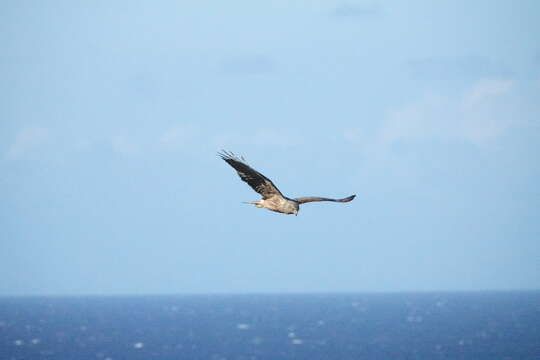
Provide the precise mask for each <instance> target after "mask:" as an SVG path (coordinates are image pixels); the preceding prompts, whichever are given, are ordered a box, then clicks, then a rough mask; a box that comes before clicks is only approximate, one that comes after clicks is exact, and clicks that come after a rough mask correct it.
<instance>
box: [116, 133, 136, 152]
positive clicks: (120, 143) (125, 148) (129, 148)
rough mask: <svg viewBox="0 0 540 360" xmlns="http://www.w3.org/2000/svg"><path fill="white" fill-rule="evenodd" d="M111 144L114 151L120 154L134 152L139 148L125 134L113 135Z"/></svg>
mask: <svg viewBox="0 0 540 360" xmlns="http://www.w3.org/2000/svg"><path fill="white" fill-rule="evenodd" d="M111 146H112V148H113V150H114V151H115V152H117V153H120V154H122V155H129V154H134V153H136V152H137V151H138V150H139V148H138V146H137V145H136V144H135V143H134V142H133V141H132V140H130V139H129V138H128V137H126V136H125V135H116V136H113V137H112V139H111Z"/></svg>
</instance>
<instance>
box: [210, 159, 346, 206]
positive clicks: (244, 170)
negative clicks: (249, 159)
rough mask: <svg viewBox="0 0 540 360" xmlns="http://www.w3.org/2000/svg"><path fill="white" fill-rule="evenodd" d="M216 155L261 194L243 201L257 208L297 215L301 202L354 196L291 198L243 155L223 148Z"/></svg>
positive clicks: (335, 200) (337, 200)
mask: <svg viewBox="0 0 540 360" xmlns="http://www.w3.org/2000/svg"><path fill="white" fill-rule="evenodd" d="M218 155H219V156H220V157H221V158H222V159H223V160H225V161H226V162H227V164H229V165H231V166H232V167H233V168H234V169H235V170H236V172H237V173H238V176H240V179H242V180H243V181H245V182H246V183H247V184H248V185H249V186H251V187H252V188H253V190H255V191H256V192H258V193H259V194H261V195H262V199H261V200H257V201H244V204H253V205H255V206H257V207H258V208H265V209H268V210H272V211H275V212H279V213H283V214H294V215H298V210H299V209H300V204H303V203H307V202H312V201H334V202H340V203H345V202H349V201H351V200H352V199H354V198H355V196H356V195H351V196H347V197H346V198H343V199H330V198H324V197H318V196H306V197H299V198H293V199H291V198H288V197H286V196H284V195H283V194H282V193H281V191H279V189H278V188H277V187H276V185H274V183H273V182H272V181H271V180H270V179H268V178H267V177H266V176H264V175H263V174H261V173H260V172H258V171H257V170H255V169H253V168H252V167H251V166H249V165H248V164H247V163H246V160H245V159H244V158H243V157H237V156H236V155H235V154H233V153H232V152H229V151H225V150H222V151H221V152H220V153H218Z"/></svg>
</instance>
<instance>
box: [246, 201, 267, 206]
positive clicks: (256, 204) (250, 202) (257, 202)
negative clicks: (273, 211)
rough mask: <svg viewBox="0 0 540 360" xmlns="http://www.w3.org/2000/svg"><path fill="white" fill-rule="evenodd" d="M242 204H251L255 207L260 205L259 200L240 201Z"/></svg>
mask: <svg viewBox="0 0 540 360" xmlns="http://www.w3.org/2000/svg"><path fill="white" fill-rule="evenodd" d="M242 204H251V205H255V206H256V207H262V205H261V202H260V201H242Z"/></svg>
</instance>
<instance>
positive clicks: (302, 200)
mask: <svg viewBox="0 0 540 360" xmlns="http://www.w3.org/2000/svg"><path fill="white" fill-rule="evenodd" d="M355 197H356V195H351V196H347V197H346V198H343V199H329V198H323V197H318V196H306V197H299V198H294V200H296V201H298V202H299V203H300V204H303V203H307V202H312V201H334V202H342V203H343V202H349V201H351V200H352V199H354V198H355Z"/></svg>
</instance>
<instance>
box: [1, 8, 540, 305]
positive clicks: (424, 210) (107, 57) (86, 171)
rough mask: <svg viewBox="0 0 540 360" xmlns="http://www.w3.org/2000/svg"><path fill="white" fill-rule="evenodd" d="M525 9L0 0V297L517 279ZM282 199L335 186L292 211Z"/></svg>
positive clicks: (539, 83)
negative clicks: (236, 161) (262, 186)
mask: <svg viewBox="0 0 540 360" xmlns="http://www.w3.org/2000/svg"><path fill="white" fill-rule="evenodd" d="M539 38H540V3H539V2H538V1H535V0H530V1H527V0H521V1H491V0H490V1H488V0H478V1H474V2H470V1H462V0H452V1H437V2H433V1H429V0H426V1H421V0H415V1H398V0H396V1H384V0H381V1H377V0H373V1H355V0H349V1H342V0H324V1H322V0H321V1H317V0H310V1H308V0H274V1H265V2H260V1H256V2H254V1H238V0H232V1H227V2H218V1H114V2H110V1H79V2H73V1H62V0H54V1H45V2H43V1H32V0H25V1H15V0H13V1H12V0H8V1H3V2H2V3H1V4H0V43H1V44H2V51H1V54H0V78H1V79H2V81H1V82H0V198H1V199H2V201H1V202H0V228H1V229H2V230H1V231H0V273H1V274H2V276H1V278H2V280H1V281H0V296H19V295H119V294H132V295H141V294H199V293H204V294H208V293H211V294H214V293H235V294H236V293H238V294H244V293H306V292H403V291H482V290H521V289H540V191H539V189H538V184H540V161H538V158H539V155H540V42H539ZM221 149H226V150H230V151H233V152H235V153H237V154H239V155H243V156H244V157H245V158H246V159H247V161H248V163H249V164H250V165H251V166H253V167H254V168H255V169H257V170H258V171H260V172H262V173H263V174H265V175H266V176H267V177H269V178H271V179H272V180H273V182H274V183H275V184H276V185H277V186H278V187H279V189H280V190H281V191H282V192H283V193H284V194H285V195H287V196H290V197H298V196H308V195H317V196H326V197H344V196H348V195H350V194H356V195H357V197H356V199H355V200H354V201H353V202H350V203H347V204H336V203H310V204H305V205H303V206H302V207H301V209H300V212H299V214H298V216H296V217H295V216H289V215H282V214H278V213H273V212H270V211H267V210H265V209H257V208H255V207H253V206H249V205H245V204H242V203H241V201H251V200H257V199H258V198H259V196H258V194H256V193H255V192H253V191H252V189H250V188H249V187H248V186H247V185H246V184H245V183H243V182H242V181H241V180H240V179H239V178H238V176H237V175H236V173H235V171H234V170H233V169H232V168H231V167H229V166H228V165H227V164H226V163H225V162H223V161H222V160H221V159H219V158H218V157H217V155H216V153H217V152H218V151H219V150H221Z"/></svg>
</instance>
